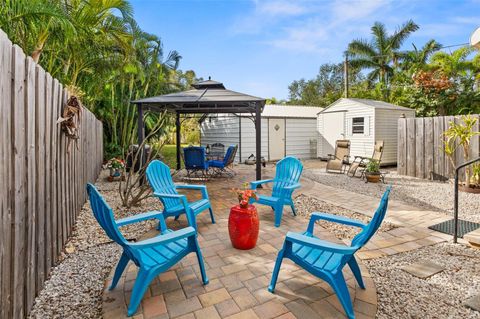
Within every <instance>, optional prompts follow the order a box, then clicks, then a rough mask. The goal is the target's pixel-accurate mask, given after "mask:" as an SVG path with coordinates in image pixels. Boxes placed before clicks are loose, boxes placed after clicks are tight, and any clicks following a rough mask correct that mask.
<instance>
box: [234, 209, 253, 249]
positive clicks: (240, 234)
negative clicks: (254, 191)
mask: <svg viewBox="0 0 480 319" xmlns="http://www.w3.org/2000/svg"><path fill="white" fill-rule="evenodd" d="M259 228H260V227H259V219H258V213H257V209H256V208H255V206H253V205H248V206H247V207H246V208H242V207H240V205H237V206H234V207H232V208H231V209H230V216H229V217H228V234H229V235H230V241H231V242H232V246H233V247H235V248H237V249H243V250H246V249H252V248H253V247H255V245H256V244H257V239H258V231H259Z"/></svg>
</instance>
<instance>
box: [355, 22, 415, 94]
mask: <svg viewBox="0 0 480 319" xmlns="http://www.w3.org/2000/svg"><path fill="white" fill-rule="evenodd" d="M418 28H419V27H418V25H417V24H416V23H414V22H413V21H412V20H409V21H407V22H406V23H404V24H403V25H402V26H401V27H399V28H398V29H397V30H396V31H395V32H394V33H393V34H392V35H389V34H388V33H387V30H386V27H385V25H384V24H383V23H380V22H375V24H374V25H373V26H372V29H371V30H372V35H373V38H372V39H371V40H370V41H368V40H365V39H358V40H353V41H352V42H350V44H349V45H348V49H347V54H348V56H349V57H350V58H351V59H350V62H349V64H350V65H351V66H352V67H354V68H359V69H362V70H363V69H368V70H371V71H370V72H369V73H368V75H367V79H368V80H369V81H370V82H371V83H373V82H375V81H378V82H379V83H381V85H382V87H383V89H384V92H385V93H384V96H385V97H387V93H388V90H387V88H388V84H389V81H390V79H391V78H392V77H393V75H394V67H395V66H396V65H398V64H399V62H400V60H401V57H402V53H401V52H400V51H399V50H400V47H401V46H402V44H403V42H405V40H406V39H407V38H408V36H409V35H410V34H411V33H412V32H415V31H416V30H418Z"/></svg>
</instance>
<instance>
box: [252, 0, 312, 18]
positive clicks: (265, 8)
mask: <svg viewBox="0 0 480 319" xmlns="http://www.w3.org/2000/svg"><path fill="white" fill-rule="evenodd" d="M256 10H257V13H259V14H262V15H269V16H274V17H278V16H296V15H300V14H303V13H305V12H306V11H307V10H306V7H305V6H303V5H301V3H299V2H297V3H292V2H288V1H262V2H257V3H256Z"/></svg>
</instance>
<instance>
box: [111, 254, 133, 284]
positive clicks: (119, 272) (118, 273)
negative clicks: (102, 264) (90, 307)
mask: <svg viewBox="0 0 480 319" xmlns="http://www.w3.org/2000/svg"><path fill="white" fill-rule="evenodd" d="M128 261H129V258H128V257H127V255H126V254H125V253H122V256H121V257H120V260H119V261H118V264H117V268H116V269H115V274H114V275H113V279H112V284H111V285H110V288H108V289H109V290H112V289H115V287H116V286H117V284H118V281H119V280H120V277H121V276H122V274H123V271H124V270H125V267H127V264H128Z"/></svg>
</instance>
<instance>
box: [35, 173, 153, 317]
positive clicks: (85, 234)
mask: <svg viewBox="0 0 480 319" xmlns="http://www.w3.org/2000/svg"><path fill="white" fill-rule="evenodd" d="M107 176H108V172H107V171H103V172H102V173H101V174H100V177H99V178H98V180H97V183H96V187H97V188H98V190H99V191H100V193H101V194H102V195H103V196H104V198H105V200H106V201H107V203H108V204H109V205H110V206H111V207H112V209H113V211H114V213H115V218H116V219H118V218H123V217H127V216H130V215H132V214H135V213H138V212H145V211H150V210H155V209H159V208H160V203H159V201H158V199H155V198H148V199H146V200H144V201H143V202H142V205H141V206H139V207H133V208H131V209H126V208H125V207H123V206H122V204H121V201H120V197H119V195H118V182H111V183H110V182H108V181H107V179H106V178H107ZM155 225H156V222H155V221H153V220H151V221H145V222H140V223H135V224H132V225H128V226H125V227H122V228H121V232H122V233H123V235H124V237H125V238H126V239H137V238H139V237H140V236H142V235H143V234H144V233H145V232H147V231H149V230H150V229H151V228H153V227H154V226H155ZM120 253H121V248H120V247H119V246H118V245H117V244H113V243H111V240H110V239H109V238H108V237H107V236H106V235H105V233H104V231H103V230H102V228H101V227H100V226H99V225H98V223H97V221H96V220H95V218H94V216H93V213H92V211H91V209H90V205H89V203H88V202H87V203H86V204H85V205H84V206H83V208H82V210H81V211H80V212H79V214H78V217H77V221H76V223H75V226H74V230H73V234H72V237H71V238H70V239H69V241H68V242H67V244H66V245H65V250H64V251H63V252H62V255H61V256H60V259H59V263H58V264H57V266H56V267H55V268H53V269H52V272H51V274H50V278H49V279H48V280H47V281H46V282H45V285H44V288H43V290H42V291H41V292H40V294H39V296H38V297H37V298H36V300H35V304H34V306H33V309H32V311H31V313H30V318H35V319H36V318H72V319H73V318H101V314H102V291H103V288H104V282H105V279H106V277H107V275H108V274H109V273H110V271H111V269H112V267H113V266H115V264H116V263H117V261H118V258H119V257H120Z"/></svg>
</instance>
